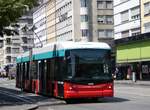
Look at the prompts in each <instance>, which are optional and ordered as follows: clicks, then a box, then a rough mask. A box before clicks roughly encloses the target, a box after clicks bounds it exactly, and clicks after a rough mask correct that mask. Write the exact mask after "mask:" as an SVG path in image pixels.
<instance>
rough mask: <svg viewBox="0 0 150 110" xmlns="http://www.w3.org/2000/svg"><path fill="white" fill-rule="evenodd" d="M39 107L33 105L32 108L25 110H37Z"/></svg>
mask: <svg viewBox="0 0 150 110" xmlns="http://www.w3.org/2000/svg"><path fill="white" fill-rule="evenodd" d="M38 107H39V106H38V105H32V106H30V107H27V108H26V109H24V110H36V109H37V108H38Z"/></svg>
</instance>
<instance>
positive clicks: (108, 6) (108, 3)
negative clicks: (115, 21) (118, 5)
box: [106, 1, 113, 9]
mask: <svg viewBox="0 0 150 110" xmlns="http://www.w3.org/2000/svg"><path fill="white" fill-rule="evenodd" d="M106 8H107V9H112V8H113V2H112V1H106Z"/></svg>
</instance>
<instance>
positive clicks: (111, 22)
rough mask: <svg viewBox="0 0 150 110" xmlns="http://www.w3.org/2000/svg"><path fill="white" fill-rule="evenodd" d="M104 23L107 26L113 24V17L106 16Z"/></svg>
mask: <svg viewBox="0 0 150 110" xmlns="http://www.w3.org/2000/svg"><path fill="white" fill-rule="evenodd" d="M106 23H107V24H113V16H112V15H108V16H106Z"/></svg>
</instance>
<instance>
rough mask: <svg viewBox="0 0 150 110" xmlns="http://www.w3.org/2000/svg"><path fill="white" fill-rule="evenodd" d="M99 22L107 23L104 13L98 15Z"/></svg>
mask: <svg viewBox="0 0 150 110" xmlns="http://www.w3.org/2000/svg"><path fill="white" fill-rule="evenodd" d="M97 22H98V23H100V24H104V23H105V16H104V15H98V16H97Z"/></svg>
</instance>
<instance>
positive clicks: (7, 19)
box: [0, 0, 38, 37]
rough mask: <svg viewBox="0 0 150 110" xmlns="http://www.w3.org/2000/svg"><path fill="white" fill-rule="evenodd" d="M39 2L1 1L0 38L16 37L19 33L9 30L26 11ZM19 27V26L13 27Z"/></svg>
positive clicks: (32, 0)
mask: <svg viewBox="0 0 150 110" xmlns="http://www.w3.org/2000/svg"><path fill="white" fill-rule="evenodd" d="M37 1H38V0H0V36H1V37H3V35H4V34H6V35H14V34H16V33H17V32H16V31H15V30H13V29H10V28H8V26H10V25H11V24H15V23H16V22H17V20H18V18H19V17H21V16H22V15H23V14H24V13H25V12H26V11H28V10H30V9H32V8H33V7H34V6H36V5H38V3H37ZM12 26H17V25H12Z"/></svg>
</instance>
